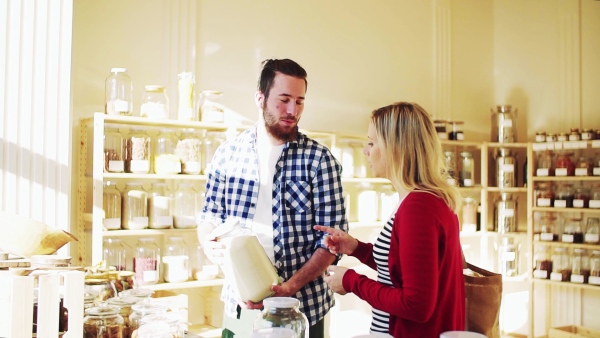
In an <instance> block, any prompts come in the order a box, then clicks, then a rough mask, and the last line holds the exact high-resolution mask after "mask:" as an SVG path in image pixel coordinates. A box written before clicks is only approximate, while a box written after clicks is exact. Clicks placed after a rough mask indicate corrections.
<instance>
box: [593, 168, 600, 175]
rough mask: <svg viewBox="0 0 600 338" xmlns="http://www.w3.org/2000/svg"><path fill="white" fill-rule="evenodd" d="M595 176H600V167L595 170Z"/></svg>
mask: <svg viewBox="0 0 600 338" xmlns="http://www.w3.org/2000/svg"><path fill="white" fill-rule="evenodd" d="M594 176H600V167H595V168H594Z"/></svg>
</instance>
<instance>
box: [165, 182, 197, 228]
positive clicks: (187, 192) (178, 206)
mask: <svg viewBox="0 0 600 338" xmlns="http://www.w3.org/2000/svg"><path fill="white" fill-rule="evenodd" d="M172 201H173V202H172V208H171V212H172V214H173V226H174V227H175V228H176V229H191V228H195V227H196V226H197V225H196V194H195V193H194V190H193V189H192V184H191V183H179V186H178V188H177V190H176V191H175V192H174V193H173V194H172Z"/></svg>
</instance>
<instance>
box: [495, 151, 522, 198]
mask: <svg viewBox="0 0 600 338" xmlns="http://www.w3.org/2000/svg"><path fill="white" fill-rule="evenodd" d="M517 165H518V164H517V157H516V156H515V155H513V154H512V151H511V150H510V149H508V148H500V149H498V154H497V156H496V184H497V185H498V187H499V188H511V187H516V186H517Z"/></svg>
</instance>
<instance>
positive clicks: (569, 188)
mask: <svg viewBox="0 0 600 338" xmlns="http://www.w3.org/2000/svg"><path fill="white" fill-rule="evenodd" d="M574 198H575V196H574V194H573V183H568V182H562V183H560V184H559V185H558V189H557V191H556V197H555V198H554V207H555V208H572V207H573V199H574Z"/></svg>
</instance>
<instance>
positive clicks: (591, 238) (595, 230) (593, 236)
mask: <svg viewBox="0 0 600 338" xmlns="http://www.w3.org/2000/svg"><path fill="white" fill-rule="evenodd" d="M584 242H585V243H589V244H598V243H600V218H598V217H589V218H588V219H587V226H586V229H585V237H584Z"/></svg>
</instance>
